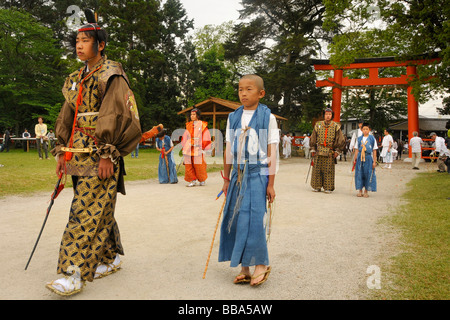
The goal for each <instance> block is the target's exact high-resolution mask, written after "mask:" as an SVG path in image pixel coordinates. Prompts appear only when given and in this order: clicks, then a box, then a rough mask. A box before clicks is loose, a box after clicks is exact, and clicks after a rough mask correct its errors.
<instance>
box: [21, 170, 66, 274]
mask: <svg viewBox="0 0 450 320" xmlns="http://www.w3.org/2000/svg"><path fill="white" fill-rule="evenodd" d="M62 176H63V173H62V172H61V173H60V174H59V177H58V182H56V186H55V190H54V191H53V193H52V196H51V198H50V205H49V206H48V208H47V213H46V215H45V219H44V223H43V224H42V227H41V231H40V232H39V236H38V238H37V240H36V243H35V244H34V247H33V251H31V255H30V258H29V259H28V262H27V265H26V266H25V270H27V268H28V265H29V264H30V261H31V258H32V257H33V254H34V250H36V247H37V244H38V242H39V239H40V238H41V234H42V231H43V230H44V227H45V223H46V222H47V218H48V215H49V213H50V210H51V208H52V206H53V203H54V201H55V199H56V197H57V196H58V195H59V193H60V192H61V191H62V189H64V183H63V184H61V179H62Z"/></svg>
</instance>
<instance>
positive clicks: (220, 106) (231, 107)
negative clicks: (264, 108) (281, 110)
mask: <svg viewBox="0 0 450 320" xmlns="http://www.w3.org/2000/svg"><path fill="white" fill-rule="evenodd" d="M240 106H241V104H240V103H239V102H234V101H229V100H224V99H219V98H215V97H209V98H208V99H206V100H204V101H202V102H200V103H197V104H196V105H195V106H193V107H189V108H186V109H183V110H181V111H180V112H178V114H179V115H181V114H186V113H187V112H190V111H191V110H192V109H194V108H198V109H200V111H201V112H202V117H203V116H214V115H215V116H216V117H217V118H227V117H228V114H230V113H231V112H233V111H235V110H236V109H237V108H239V107H240ZM274 116H275V118H276V119H277V120H283V121H287V120H288V119H286V118H283V117H281V116H278V115H276V114H274Z"/></svg>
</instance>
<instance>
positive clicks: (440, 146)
mask: <svg viewBox="0 0 450 320" xmlns="http://www.w3.org/2000/svg"><path fill="white" fill-rule="evenodd" d="M430 136H431V140H433V141H434V142H435V150H434V151H433V152H432V154H433V153H435V154H436V153H439V158H438V159H437V165H438V170H437V171H438V172H445V167H446V166H447V172H448V173H450V161H449V160H450V151H449V150H448V149H447V146H446V145H445V139H444V138H441V137H438V136H437V135H436V132H432V133H431V134H430Z"/></svg>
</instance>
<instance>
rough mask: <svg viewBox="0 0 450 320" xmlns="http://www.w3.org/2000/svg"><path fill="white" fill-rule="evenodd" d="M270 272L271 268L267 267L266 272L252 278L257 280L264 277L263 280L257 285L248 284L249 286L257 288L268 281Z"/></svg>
mask: <svg viewBox="0 0 450 320" xmlns="http://www.w3.org/2000/svg"><path fill="white" fill-rule="evenodd" d="M271 270H272V267H270V266H268V267H267V270H266V271H264V272H263V273H260V274H258V275H257V276H252V279H256V278H259V277H260V276H262V275H264V278H262V280H261V281H259V282H257V283H254V284H251V283H250V285H251V286H259V285H260V284H263V283H264V282H266V280H267V279H269V274H270V271H271Z"/></svg>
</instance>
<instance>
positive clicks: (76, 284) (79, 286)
mask: <svg viewBox="0 0 450 320" xmlns="http://www.w3.org/2000/svg"><path fill="white" fill-rule="evenodd" d="M70 278H72V279H70ZM62 279H65V280H67V281H68V283H67V284H66V285H64V284H63V283H61V282H57V281H59V280H62ZM85 285H86V283H85V282H84V281H82V280H79V279H75V278H73V277H71V276H65V277H64V278H60V279H58V280H54V281H52V282H49V283H47V284H46V286H45V287H46V288H47V289H49V290H50V291H52V292H53V293H56V294H59V295H60V296H63V297H68V296H71V295H74V294H76V293H79V292H81V290H83V288H84V286H85Z"/></svg>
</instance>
